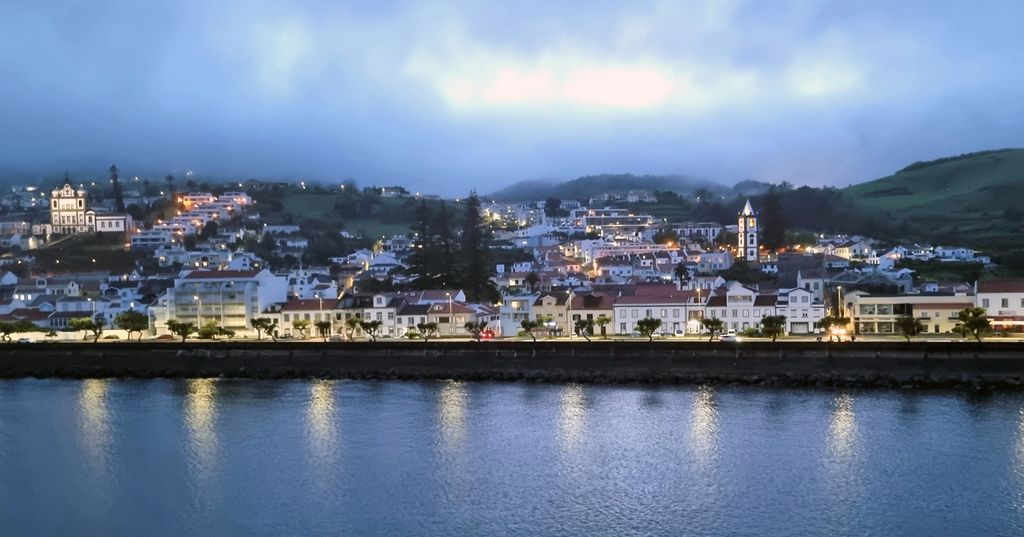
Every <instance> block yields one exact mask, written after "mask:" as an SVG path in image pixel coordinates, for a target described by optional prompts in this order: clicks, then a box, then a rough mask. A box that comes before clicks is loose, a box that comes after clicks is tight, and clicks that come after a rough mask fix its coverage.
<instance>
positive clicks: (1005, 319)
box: [974, 280, 1024, 330]
mask: <svg viewBox="0 0 1024 537" xmlns="http://www.w3.org/2000/svg"><path fill="white" fill-rule="evenodd" d="M974 298H975V304H977V306H978V307H981V308H985V311H986V312H987V314H988V317H989V319H991V321H992V326H993V327H995V328H1002V329H1018V330H1019V329H1021V327H1024V280H989V281H979V282H977V283H976V284H975V293H974Z"/></svg>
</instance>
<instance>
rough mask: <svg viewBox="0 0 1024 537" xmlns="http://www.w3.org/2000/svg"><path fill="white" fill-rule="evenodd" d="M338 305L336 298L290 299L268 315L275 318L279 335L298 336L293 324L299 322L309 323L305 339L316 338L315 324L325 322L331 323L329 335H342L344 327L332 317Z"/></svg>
mask: <svg viewBox="0 0 1024 537" xmlns="http://www.w3.org/2000/svg"><path fill="white" fill-rule="evenodd" d="M337 303H338V299H337V298H333V297H332V298H329V299H319V298H314V299H298V298H292V299H289V300H288V301H286V302H285V303H283V304H281V305H280V306H279V308H277V309H276V311H274V314H273V315H268V316H269V317H272V318H277V320H278V322H277V326H278V328H277V330H278V332H279V333H281V334H290V335H292V336H299V333H298V331H297V330H295V328H294V324H293V323H294V322H295V321H299V320H305V321H309V327H307V328H306V336H307V337H316V336H318V335H319V332H318V331H317V328H316V323H318V322H322V321H327V322H330V323H331V330H330V332H331V334H340V333H342V331H343V329H344V326H343V325H342V323H336V322H335V321H336V319H335V316H334V312H335V307H336V305H337Z"/></svg>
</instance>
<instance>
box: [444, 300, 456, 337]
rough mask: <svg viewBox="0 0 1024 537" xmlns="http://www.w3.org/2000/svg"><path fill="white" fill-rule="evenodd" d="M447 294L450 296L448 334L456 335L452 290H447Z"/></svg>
mask: <svg viewBox="0 0 1024 537" xmlns="http://www.w3.org/2000/svg"><path fill="white" fill-rule="evenodd" d="M445 296H447V297H448V334H449V335H454V334H455V319H454V318H452V294H451V293H450V292H446V293H445Z"/></svg>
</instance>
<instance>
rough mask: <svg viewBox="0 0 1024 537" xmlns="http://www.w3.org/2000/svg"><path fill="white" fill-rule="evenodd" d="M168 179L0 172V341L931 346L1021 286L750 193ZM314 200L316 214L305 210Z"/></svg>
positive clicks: (984, 315) (1018, 314)
mask: <svg viewBox="0 0 1024 537" xmlns="http://www.w3.org/2000/svg"><path fill="white" fill-rule="evenodd" d="M185 179H186V182H185V184H184V185H176V183H175V178H174V177H173V176H167V177H165V178H162V179H145V178H141V179H140V178H139V177H132V178H123V179H122V178H121V177H120V175H119V171H118V169H117V168H116V166H112V167H111V168H110V170H109V177H100V178H90V179H89V180H88V181H82V180H76V179H75V178H73V177H70V176H67V175H66V176H65V177H64V179H63V181H60V183H61V184H53V185H52V189H47V188H42V187H38V186H21V187H12V188H11V190H10V191H9V193H7V194H6V195H4V196H3V198H2V206H3V212H4V214H5V215H7V216H5V217H4V218H5V220H4V221H2V222H0V233H2V239H0V245H2V246H3V251H4V254H3V256H2V257H0V265H2V277H0V293H2V294H0V299H2V302H0V331H2V333H3V337H4V340H6V341H14V340H17V341H20V342H25V343H30V342H42V341H56V340H61V341H77V340H86V341H94V342H95V341H100V340H136V339H155V340H169V341H185V340H187V339H188V338H193V339H204V340H215V339H239V338H253V339H257V340H266V341H268V342H273V341H278V340H282V339H288V340H297V339H298V340H309V341H349V340H370V341H377V340H378V339H387V338H401V339H420V340H424V341H430V340H443V339H450V338H463V339H465V338H472V339H476V340H486V339H493V338H504V339H520V340H524V341H535V340H536V339H537V338H556V339H586V340H590V339H592V338H600V339H627V338H644V339H647V340H654V339H655V338H658V339H682V338H692V339H707V340H709V341H713V340H716V339H718V340H721V341H740V340H742V339H746V338H770V339H771V340H773V341H775V340H778V339H783V340H785V339H797V340H799V339H804V340H806V339H815V340H821V341H835V340H840V341H850V340H857V339H861V340H870V339H871V338H874V339H878V338H886V337H888V338H906V339H908V340H909V338H911V337H919V338H930V339H940V340H943V341H949V340H950V339H954V338H957V339H958V338H962V337H963V338H971V339H979V340H980V338H981V337H982V336H983V335H987V334H992V333H994V334H1000V335H1011V334H1014V333H1019V332H1020V330H1021V327H1022V326H1024V280H1013V279H991V278H989V279H976V280H973V281H959V280H930V279H922V278H920V277H918V275H917V274H915V271H914V270H913V269H911V268H907V266H906V263H905V262H907V261H914V262H922V263H941V264H948V265H949V266H954V265H958V266H959V265H970V266H976V267H991V266H993V262H992V259H991V258H990V257H989V256H988V255H985V254H984V253H983V252H977V251H975V250H973V249H971V248H968V247H965V246H963V245H959V244H942V245H930V244H916V243H900V242H887V241H886V240H884V239H882V238H878V237H869V236H862V235H836V234H827V233H810V234H808V233H803V234H802V235H803V237H804V238H805V239H806V242H804V243H800V244H793V243H792V242H793V241H788V243H785V242H787V241H781V240H780V238H779V235H780V233H781V230H779V229H772V227H773V226H778V222H777V221H778V220H779V219H780V217H779V215H778V208H777V207H774V208H769V207H759V206H757V205H756V204H755V203H752V201H751V200H750V199H748V200H746V201H745V203H744V204H743V206H742V210H740V211H739V212H738V214H736V215H735V220H733V221H726V222H694V221H670V220H669V219H668V218H663V217H658V216H655V215H653V214H644V213H643V212H642V209H643V207H644V204H645V203H655V202H657V201H659V197H666V196H668V197H671V196H677V194H674V193H662V192H651V191H631V192H629V193H628V194H624V195H615V194H602V195H598V196H595V197H593V198H591V199H588V200H557V199H551V198H549V199H546V200H537V201H535V202H528V203H498V202H493V201H487V200H484V199H482V198H481V197H479V196H477V195H476V194H475V193H473V194H471V195H470V196H469V197H468V198H461V199H454V200H444V199H441V197H439V196H435V195H428V194H424V193H418V192H417V193H413V192H409V191H408V190H406V189H405V188H403V187H395V186H388V187H376V186H373V187H364V188H362V189H360V188H359V187H358V186H357V185H356V184H355V182H354V181H351V180H349V181H346V182H342V183H340V184H336V185H323V184H313V183H310V184H307V183H306V182H296V183H282V182H270V181H256V180H251V181H247V182H243V183H234V184H218V183H214V184H208V183H199V182H197V181H196V180H195V179H194V178H193V176H192V173H191V172H186V176H185ZM180 186H183V187H184V188H180ZM324 199H328V200H336V201H335V202H334V204H333V205H329V206H323V207H319V208H318V206H316V203H318V202H319V201H322V200H324ZM755 199H759V200H762V201H765V200H767V201H766V203H768V204H773V201H772V200H771V194H769V195H768V196H767V197H765V196H761V197H759V198H755ZM296 200H299V201H298V202H295V201H296ZM289 204H290V205H291V206H290V207H289V206H286V205H289ZM374 209H376V210H377V211H378V213H377V214H376V215H374V214H372V211H373V210H374ZM318 210H319V211H321V212H323V213H324V214H330V215H331V216H330V218H328V217H324V219H323V221H322V222H320V223H315V224H311V223H310V222H317V221H316V220H313V219H310V218H302V216H309V214H312V213H313V212H316V211H318ZM767 211H770V212H772V215H770V216H769V215H768V214H763V213H765V212H767ZM297 216H298V217H297ZM782 216H783V217H784V216H785V215H782ZM352 222H355V224H354V225H353V224H352ZM97 258H99V259H97Z"/></svg>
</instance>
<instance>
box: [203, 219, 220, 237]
mask: <svg viewBox="0 0 1024 537" xmlns="http://www.w3.org/2000/svg"><path fill="white" fill-rule="evenodd" d="M217 231H219V226H218V225H217V221H216V220H210V221H209V222H207V223H206V224H204V225H203V229H202V231H200V232H199V239H200V240H204V241H206V240H210V239H211V238H213V237H214V235H216V234H217Z"/></svg>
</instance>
